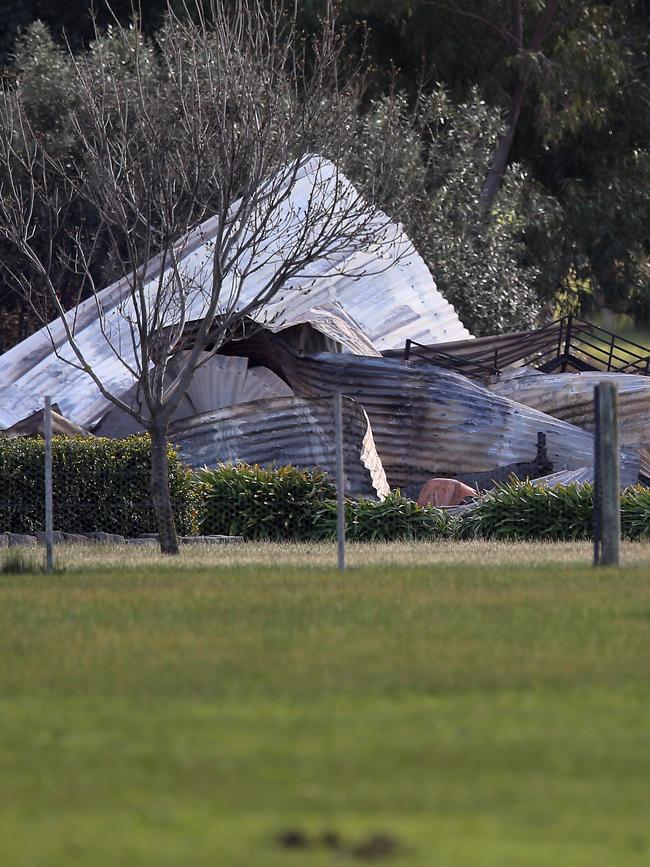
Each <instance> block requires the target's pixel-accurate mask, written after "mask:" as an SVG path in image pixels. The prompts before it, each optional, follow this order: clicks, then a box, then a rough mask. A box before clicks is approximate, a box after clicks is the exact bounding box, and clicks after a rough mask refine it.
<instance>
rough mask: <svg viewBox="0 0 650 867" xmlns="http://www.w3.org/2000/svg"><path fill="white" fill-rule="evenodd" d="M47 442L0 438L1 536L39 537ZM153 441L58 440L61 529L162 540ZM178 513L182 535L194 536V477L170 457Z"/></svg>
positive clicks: (55, 461)
mask: <svg viewBox="0 0 650 867" xmlns="http://www.w3.org/2000/svg"><path fill="white" fill-rule="evenodd" d="M43 468H44V441H43V440H42V439H40V438H34V439H31V438H17V439H4V438H0V531H9V532H14V533H33V532H35V531H36V530H42V529H43V528H44V524H45V505H44V500H45V483H44V473H43ZM150 472H151V445H150V441H149V437H148V436H133V437H129V438H128V439H124V440H112V439H105V438H96V439H95V438H90V437H87V438H86V437H78V438H77V437H75V438H68V437H54V439H53V442H52V476H53V501H54V527H55V528H56V529H57V530H62V531H64V532H70V533H84V532H88V533H89V532H94V531H98V530H103V531H105V532H107V533H119V534H121V535H123V536H137V535H139V534H140V533H146V532H155V531H156V529H157V528H156V520H155V516H154V511H153V504H152V500H151V493H150ZM169 481H170V486H171V495H172V505H173V508H174V514H175V516H176V522H177V529H178V531H179V532H180V533H183V534H187V533H191V532H192V531H193V529H194V528H195V522H196V517H197V514H196V510H197V503H198V501H197V494H196V490H195V486H194V484H193V480H192V475H191V473H190V471H189V470H187V469H186V468H185V467H184V466H183V465H182V464H181V462H180V460H179V458H178V455H177V453H176V451H175V449H174V448H172V447H170V449H169Z"/></svg>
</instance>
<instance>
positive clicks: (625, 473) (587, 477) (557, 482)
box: [532, 465, 638, 490]
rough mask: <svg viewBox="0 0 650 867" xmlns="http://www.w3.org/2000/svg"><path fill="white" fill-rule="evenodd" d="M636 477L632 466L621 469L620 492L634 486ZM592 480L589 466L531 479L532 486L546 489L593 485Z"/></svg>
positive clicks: (592, 470)
mask: <svg viewBox="0 0 650 867" xmlns="http://www.w3.org/2000/svg"><path fill="white" fill-rule="evenodd" d="M636 475H637V474H635V473H634V467H633V466H632V465H629V466H627V465H626V466H623V467H621V490H624V489H625V488H629V487H630V485H635V484H636V483H637V481H638V479H637V478H636ZM594 478H595V473H594V468H593V466H590V467H580V468H579V469H577V470H562V471H561V472H559V473H551V475H550V476H540V478H539V479H533V481H532V484H533V485H535V486H537V487H546V488H556V487H558V486H561V487H565V486H566V485H572V484H576V485H585V484H589V485H593V483H594Z"/></svg>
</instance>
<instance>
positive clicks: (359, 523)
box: [315, 491, 456, 542]
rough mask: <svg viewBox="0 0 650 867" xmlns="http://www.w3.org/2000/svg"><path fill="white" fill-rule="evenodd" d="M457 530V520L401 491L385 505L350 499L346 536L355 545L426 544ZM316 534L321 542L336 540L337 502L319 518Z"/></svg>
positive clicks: (346, 511) (385, 501) (348, 502)
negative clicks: (371, 543)
mask: <svg viewBox="0 0 650 867" xmlns="http://www.w3.org/2000/svg"><path fill="white" fill-rule="evenodd" d="M455 527H456V522H455V521H454V519H452V518H450V517H449V515H448V514H447V513H446V512H445V511H443V510H442V509H436V508H434V507H433V506H425V507H422V506H418V504H417V503H415V502H414V501H413V500H409V499H407V498H406V497H403V496H402V495H401V494H400V492H399V491H396V492H394V493H391V494H389V495H388V496H387V497H386V499H385V500H384V501H383V502H377V501H376V500H347V501H346V504H345V534H346V537H347V538H348V539H349V540H350V541H351V542H396V541H422V540H432V539H440V538H448V537H450V536H451V535H452V534H453V532H454V530H455ZM315 532H316V536H317V538H319V539H335V538H336V503H334V502H328V503H325V504H324V507H323V509H322V510H321V511H320V513H319V514H318V515H317V516H316V520H315Z"/></svg>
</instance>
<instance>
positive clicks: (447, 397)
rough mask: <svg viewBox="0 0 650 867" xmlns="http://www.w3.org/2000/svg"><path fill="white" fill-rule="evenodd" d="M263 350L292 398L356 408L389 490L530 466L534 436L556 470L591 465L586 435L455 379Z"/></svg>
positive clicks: (628, 463)
mask: <svg viewBox="0 0 650 867" xmlns="http://www.w3.org/2000/svg"><path fill="white" fill-rule="evenodd" d="M267 351H268V354H269V356H273V357H274V358H275V363H276V365H277V366H278V367H279V368H281V370H282V372H283V373H284V376H285V378H286V379H287V381H288V382H289V384H290V385H291V387H292V388H293V389H294V391H295V392H296V394H300V395H305V396H317V395H321V394H326V393H332V392H333V391H335V390H338V389H340V390H342V392H343V393H344V394H345V395H348V396H350V397H353V398H354V399H355V400H356V401H358V402H359V403H360V404H362V405H363V407H364V409H365V410H366V412H367V413H368V416H369V418H370V422H371V425H372V432H373V436H374V440H375V444H376V446H377V451H378V453H379V456H380V458H381V461H382V464H383V466H384V469H385V471H386V476H387V478H388V481H389V484H390V485H391V487H395V486H397V487H400V488H406V487H409V486H411V485H415V484H422V483H423V482H424V481H426V480H427V479H428V478H431V477H433V476H445V477H452V478H453V477H455V476H457V475H463V476H465V477H467V476H469V475H471V473H472V472H481V471H489V470H493V469H494V468H497V467H502V466H505V465H508V464H513V463H517V462H526V461H530V460H532V459H533V458H534V457H535V454H536V446H537V434H538V432H539V431H542V432H543V433H545V434H546V441H547V450H548V456H549V459H550V460H551V461H552V462H553V465H554V467H555V469H556V470H564V469H579V468H580V467H584V466H586V465H589V464H590V463H591V461H592V456H593V437H592V435H591V434H590V433H588V432H587V431H585V430H582V429H581V428H579V427H576V426H575V425H571V424H568V423H567V422H566V421H563V420H561V419H556V418H553V417H551V416H549V415H546V414H545V413H542V412H539V411H537V410H535V409H532V408H530V407H528V406H525V405H524V404H521V403H515V402H514V401H511V400H509V399H507V398H504V397H501V396H499V395H496V394H494V393H493V392H491V391H489V390H488V389H487V388H484V387H482V386H480V385H478V384H476V383H473V382H471V381H470V380H468V379H466V378H465V377H463V376H460V375H459V374H455V373H452V372H450V371H446V370H441V369H439V368H436V367H432V366H428V365H424V364H417V365H410V364H407V363H404V362H400V361H398V360H396V359H389V358H363V357H358V356H353V355H346V354H335V353H315V354H311V355H307V356H304V357H298V356H296V355H295V354H294V353H292V352H291V351H290V350H289V349H288V348H287V347H286V346H285V347H283V346H282V345H281V343H280V341H278V340H277V339H276V340H275V341H273V345H271V346H269V348H268V350H267ZM271 364H272V362H271V361H269V365H271ZM622 462H623V465H624V467H632V472H633V473H634V472H636V473H638V456H637V455H636V454H634V453H631V452H624V453H623V454H622Z"/></svg>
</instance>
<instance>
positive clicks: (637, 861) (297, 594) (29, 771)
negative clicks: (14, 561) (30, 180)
mask: <svg viewBox="0 0 650 867" xmlns="http://www.w3.org/2000/svg"><path fill="white" fill-rule="evenodd" d="M454 551H455V555H454ZM382 552H383V553H382ZM62 556H63V557H64V559H65V560H66V564H67V569H66V571H65V572H64V573H62V574H59V575H56V576H54V577H52V578H46V577H45V576H42V575H23V576H11V575H9V576H7V575H5V576H0V864H2V865H5V864H6V865H8V867H9V865H11V867H54V865H56V867H76V865H79V867H81V865H83V867H154V865H155V867H171V865H174V867H203V865H206V867H207V865H211V867H231V865H233V867H293V865H295V867H311V865H313V867H317V865H336V864H346V863H347V864H355V863H358V864H362V863H370V864H377V863H386V864H395V865H413V867H415V865H432V867H479V865H480V867H509V865H510V867H528V865H531V867H532V865H535V867H542V865H544V867H546V865H554V867H555V865H562V867H577V865H580V867H613V865H616V867H627V865H647V864H648V863H650V825H649V824H648V814H649V812H650V783H649V782H648V781H649V779H650V684H649V672H650V567H649V565H648V564H649V563H650V549H649V548H648V546H645V547H644V546H627V548H626V557H627V562H628V563H629V564H630V565H629V566H627V567H626V568H625V569H622V570H620V571H619V570H615V571H614V570H612V571H607V570H601V571H599V572H594V570H592V569H591V568H589V567H588V566H585V565H580V564H579V562H578V561H579V560H582V561H583V562H584V561H585V560H586V559H587V558H588V546H566V547H563V546H523V545H522V546H483V547H481V545H477V544H476V543H474V544H473V545H472V544H468V545H465V546H463V545H460V546H458V545H457V546H456V547H455V548H450V547H448V546H444V545H443V546H440V545H439V546H434V545H430V546H426V545H424V546H410V547H407V546H388V547H386V548H384V549H382V548H381V547H379V546H374V547H373V546H367V547H364V546H358V547H357V548H355V549H353V551H352V552H351V560H352V562H353V563H356V564H361V563H362V562H365V563H367V564H368V565H365V566H362V565H357V566H356V567H355V568H353V569H351V570H350V571H349V572H348V573H347V574H345V575H343V576H341V575H339V574H337V573H336V571H334V570H333V569H332V566H331V564H332V562H333V560H334V554H333V549H332V548H331V547H326V546H311V547H309V546H303V547H299V546H294V547H287V546H271V547H268V546H266V547H264V546H244V547H242V548H241V549H239V551H237V552H235V551H228V552H214V551H213V552H190V553H188V554H187V555H186V556H185V557H184V558H183V559H182V560H181V561H180V562H178V561H176V562H173V563H170V562H169V561H165V562H164V563H161V562H160V560H159V559H158V558H156V557H155V556H154V555H152V554H151V553H150V552H147V551H134V552H129V554H128V556H127V557H126V558H125V555H124V553H123V552H120V551H117V550H114V551H111V550H107V549H100V548H99V547H97V548H93V549H86V551H85V552H84V551H81V550H78V551H68V552H66V553H65V554H63V555H62ZM382 556H383V561H382ZM215 561H216V564H215ZM382 562H383V563H384V565H381V563H382ZM488 563H490V564H491V565H486V564H488ZM544 563H546V565H544ZM269 564H271V565H269ZM262 566H263V568H262ZM290 831H291V832H295V834H294V837H295V841H296V842H297V843H299V844H304V845H299V846H296V847H293V848H289V847H287V846H286V845H282V844H280V843H279V842H278V840H277V838H278V836H279V835H283V834H286V833H287V832H290ZM324 832H328V833H329V837H328V838H327V840H329V844H330V845H327V840H325V839H323V835H324ZM377 833H381V834H383V835H387V836H388V839H387V841H385V843H383V844H382V842H381V841H378V842H377V845H376V847H375V846H373V845H372V844H371V843H370V842H369V841H370V838H371V836H372V835H373V834H377ZM393 844H394V846H393ZM375 848H376V850H377V851H376V852H374V849H375ZM392 848H394V851H391V849H392ZM381 855H384V856H385V858H384V859H382V858H381V857H380V856H381Z"/></svg>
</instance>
